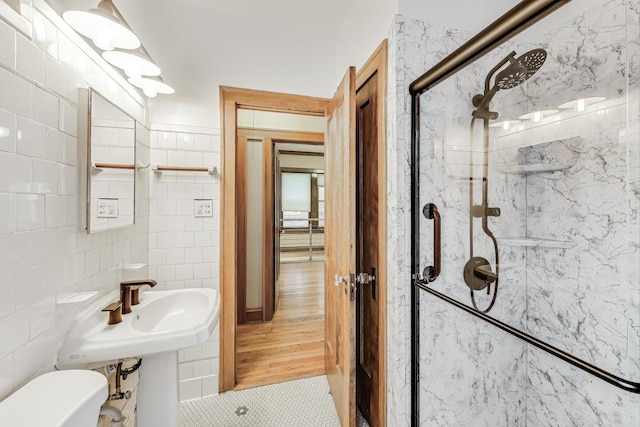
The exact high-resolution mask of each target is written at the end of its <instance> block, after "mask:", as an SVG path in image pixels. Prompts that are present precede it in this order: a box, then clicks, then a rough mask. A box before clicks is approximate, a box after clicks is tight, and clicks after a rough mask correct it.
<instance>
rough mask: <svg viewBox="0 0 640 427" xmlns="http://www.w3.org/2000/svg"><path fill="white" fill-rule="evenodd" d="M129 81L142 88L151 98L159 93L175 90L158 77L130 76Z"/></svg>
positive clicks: (166, 93) (168, 93) (167, 93)
mask: <svg viewBox="0 0 640 427" xmlns="http://www.w3.org/2000/svg"><path fill="white" fill-rule="evenodd" d="M129 83H131V84H132V85H134V86H135V87H137V88H139V89H142V91H143V92H144V94H145V95H146V96H148V97H149V98H153V97H155V96H156V95H158V94H159V93H161V94H165V95H170V94H172V93H174V92H175V90H174V89H173V88H172V87H171V86H169V85H168V84H166V83H165V82H163V81H162V80H160V78H158V77H138V78H135V77H130V78H129Z"/></svg>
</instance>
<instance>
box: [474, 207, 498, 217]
mask: <svg viewBox="0 0 640 427" xmlns="http://www.w3.org/2000/svg"><path fill="white" fill-rule="evenodd" d="M500 213H501V212H500V208H489V207H488V208H486V212H485V207H484V206H483V205H473V206H472V207H471V215H472V216H473V217H474V218H484V217H485V216H487V217H489V216H496V217H497V216H500Z"/></svg>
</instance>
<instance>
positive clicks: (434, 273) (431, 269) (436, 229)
mask: <svg viewBox="0 0 640 427" xmlns="http://www.w3.org/2000/svg"><path fill="white" fill-rule="evenodd" d="M422 214H423V215H424V217H425V218H427V219H432V220H433V265H429V266H427V267H425V269H424V271H423V273H422V276H423V277H424V280H426V281H428V282H433V281H434V280H436V279H437V278H438V276H439V275H440V258H441V257H440V255H441V246H440V232H441V223H440V212H439V211H438V207H437V206H436V205H434V204H433V203H427V204H426V205H424V208H423V209H422Z"/></svg>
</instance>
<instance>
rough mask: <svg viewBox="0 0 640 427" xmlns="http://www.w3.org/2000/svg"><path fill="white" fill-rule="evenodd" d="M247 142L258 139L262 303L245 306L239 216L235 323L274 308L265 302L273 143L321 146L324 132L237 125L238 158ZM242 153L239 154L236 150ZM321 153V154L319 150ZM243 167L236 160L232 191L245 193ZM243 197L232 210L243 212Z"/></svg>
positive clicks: (270, 293) (269, 292) (268, 314)
mask: <svg viewBox="0 0 640 427" xmlns="http://www.w3.org/2000/svg"><path fill="white" fill-rule="evenodd" d="M248 141H261V142H262V167H263V172H262V176H263V181H262V195H263V197H264V199H263V203H262V223H263V226H262V242H263V245H264V247H263V251H262V266H263V270H262V305H261V307H260V308H259V310H258V309H255V308H253V307H252V308H248V307H247V306H246V296H247V293H246V292H247V282H246V274H244V273H243V272H244V271H245V270H246V259H245V257H244V256H241V254H245V255H246V248H245V247H244V246H245V239H246V231H245V230H246V228H245V227H246V218H244V216H242V215H239V216H238V217H237V223H236V224H237V227H238V228H237V230H236V236H237V237H236V241H237V242H238V244H237V250H236V253H237V254H238V256H237V257H236V260H237V261H236V262H237V267H236V268H237V272H236V307H237V312H236V316H237V317H236V322H237V323H241V324H243V323H250V322H264V321H269V320H271V319H272V318H273V312H274V310H275V307H274V305H273V304H270V303H269V301H273V297H274V289H273V286H272V285H273V283H272V281H271V278H272V277H273V276H274V263H273V261H274V260H273V254H272V253H271V252H270V251H269V250H267V248H273V242H274V230H273V225H274V216H275V215H274V212H273V207H274V203H275V201H274V195H273V192H274V191H273V190H274V188H273V173H274V171H273V146H274V144H277V143H287V144H304V145H323V144H324V134H323V133H322V132H299V131H288V130H287V131H285V130H267V129H257V128H244V127H238V128H237V131H236V147H237V148H236V155H237V156H238V159H239V158H240V157H244V151H245V150H246V144H247V142H248ZM241 152H242V153H243V154H239V153H241ZM321 154H322V153H321ZM245 169H246V167H245V165H244V164H243V162H242V161H240V162H236V191H237V192H238V193H240V195H241V196H246V194H247V192H246V191H247V190H246V182H245V179H244V177H243V175H244V173H245V171H244V170H245ZM242 199H243V197H237V198H236V209H237V210H236V212H244V211H245V209H246V203H245V201H244V200H242Z"/></svg>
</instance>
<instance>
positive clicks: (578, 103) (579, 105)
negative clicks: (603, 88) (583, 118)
mask: <svg viewBox="0 0 640 427" xmlns="http://www.w3.org/2000/svg"><path fill="white" fill-rule="evenodd" d="M585 108H587V102H586V101H585V99H584V98H580V99H578V100H577V101H576V111H578V112H583V111H584V110H585Z"/></svg>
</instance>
